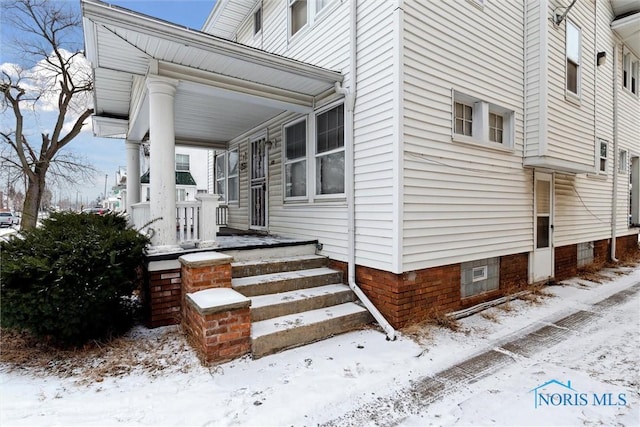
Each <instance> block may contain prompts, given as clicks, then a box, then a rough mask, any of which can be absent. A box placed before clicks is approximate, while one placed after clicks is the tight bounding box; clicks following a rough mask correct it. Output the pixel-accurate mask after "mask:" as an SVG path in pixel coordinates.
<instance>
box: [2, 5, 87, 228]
mask: <svg viewBox="0 0 640 427" xmlns="http://www.w3.org/2000/svg"><path fill="white" fill-rule="evenodd" d="M69 6H70V4H69V3H66V2H54V1H48V0H16V1H10V2H8V1H3V2H2V6H1V7H2V8H3V9H4V10H3V14H4V17H5V18H4V19H5V20H6V21H7V23H9V24H10V25H12V26H13V27H14V29H15V30H16V31H18V32H19V33H20V39H19V40H16V42H15V43H14V45H15V46H16V47H17V48H18V49H19V50H20V51H21V53H22V54H23V55H24V58H25V59H26V60H29V61H31V62H32V67H31V68H26V67H24V66H19V65H14V66H12V67H9V66H3V67H2V81H1V82H0V90H1V91H2V94H3V98H2V108H3V111H12V112H13V115H14V116H15V125H14V126H13V128H12V129H0V137H1V138H2V140H1V141H2V143H3V144H6V145H8V146H9V147H10V148H11V149H10V150H2V151H0V155H1V156H2V158H1V159H0V160H1V161H2V164H3V165H6V166H8V167H11V168H13V169H14V170H17V171H19V172H20V173H19V174H18V175H20V174H21V175H22V176H23V177H24V179H25V182H26V184H25V187H26V194H25V199H24V205H23V209H22V223H21V224H22V225H21V227H22V229H28V228H32V227H34V226H35V224H36V220H37V215H38V209H39V207H40V202H41V200H42V196H43V193H44V191H45V186H46V182H47V179H48V174H49V180H51V179H53V180H59V179H65V180H71V181H74V180H78V179H82V175H83V174H87V173H90V170H89V167H88V165H86V164H83V163H82V162H81V161H80V160H79V159H78V158H77V157H76V156H74V155H73V154H70V153H61V152H60V150H62V149H63V148H64V147H65V146H67V145H68V144H69V143H70V142H71V141H72V140H73V139H74V138H75V137H76V136H78V134H79V133H80V132H81V130H82V126H83V124H84V122H85V120H87V118H88V117H89V116H90V115H91V114H92V113H93V109H92V108H89V105H90V94H91V91H92V89H93V83H92V79H91V74H90V68H89V67H87V66H86V65H85V63H86V62H85V61H86V60H85V59H84V56H83V52H82V50H81V49H80V48H79V44H78V39H79V38H80V37H79V35H78V29H79V28H80V25H81V19H80V15H79V14H78V13H75V12H74V11H73V10H72V9H71V8H70V7H69ZM3 25H6V23H3ZM5 65H6V64H5ZM47 110H52V111H55V112H56V113H57V116H56V118H55V120H54V123H53V127H52V130H50V131H44V132H42V133H41V134H40V136H39V137H38V138H33V139H34V140H33V141H32V140H30V135H29V134H28V132H25V116H24V114H25V113H29V114H32V113H34V112H35V111H47ZM36 139H39V140H40V141H36ZM13 176H14V178H16V176H17V175H16V174H15V173H14V175H13ZM16 179H19V178H16Z"/></svg>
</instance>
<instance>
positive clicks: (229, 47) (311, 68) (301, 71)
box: [81, 0, 343, 84]
mask: <svg viewBox="0 0 640 427" xmlns="http://www.w3.org/2000/svg"><path fill="white" fill-rule="evenodd" d="M81 1H82V5H83V16H85V17H86V18H88V19H90V20H91V21H93V22H95V23H101V24H104V25H107V26H113V27H119V28H124V29H127V30H130V31H138V32H141V33H143V34H147V35H151V36H155V37H157V38H159V39H165V40H170V41H172V42H179V43H182V44H184V45H186V46H192V47H195V48H198V49H201V50H203V51H206V52H211V53H216V54H220V55H225V56H228V57H232V58H236V59H239V60H243V61H246V62H248V63H252V64H259V65H263V66H268V67H272V68H275V69H279V70H282V71H286V72H289V73H292V74H297V75H300V76H304V77H308V78H312V79H316V80H320V81H323V82H326V83H328V84H333V83H334V82H336V81H337V82H342V79H343V77H342V74H341V73H340V72H338V71H332V70H327V69H325V68H321V67H317V66H315V65H311V64H306V63H303V62H300V61H296V60H293V59H290V58H286V57H284V56H280V55H276V54H273V53H269V52H265V51H263V50H260V49H256V48H252V47H249V46H245V45H241V44H239V43H235V42H231V41H229V40H225V39H223V38H220V37H216V36H212V35H211V34H207V33H202V32H200V31H197V30H192V29H190V28H186V27H182V26H179V25H176V24H171V23H169V22H166V21H161V20H158V19H154V18H151V17H149V16H146V15H142V14H138V13H135V12H132V11H129V10H124V9H120V8H114V7H113V6H111V5H109V4H106V3H103V2H100V1H97V0H81Z"/></svg>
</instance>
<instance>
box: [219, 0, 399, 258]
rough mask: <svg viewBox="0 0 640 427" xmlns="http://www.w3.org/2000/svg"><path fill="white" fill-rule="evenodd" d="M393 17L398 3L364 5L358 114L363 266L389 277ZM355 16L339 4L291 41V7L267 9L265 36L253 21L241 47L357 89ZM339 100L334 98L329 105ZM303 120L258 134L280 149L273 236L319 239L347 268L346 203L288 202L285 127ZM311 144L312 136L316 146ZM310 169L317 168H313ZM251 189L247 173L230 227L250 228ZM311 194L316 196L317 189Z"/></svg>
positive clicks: (286, 118) (274, 167)
mask: <svg viewBox="0 0 640 427" xmlns="http://www.w3.org/2000/svg"><path fill="white" fill-rule="evenodd" d="M392 13H393V3H392V2H375V1H373V2H369V1H367V2H358V10H357V16H358V40H357V43H358V46H357V52H358V54H357V76H358V82H357V99H356V104H355V109H354V115H355V128H354V162H355V177H354V180H355V197H356V206H357V208H356V213H355V215H356V248H357V254H358V258H357V259H356V262H357V264H359V265H365V266H370V267H375V268H379V269H383V270H392V269H393V261H392V254H393V253H394V252H395V253H397V240H394V236H393V233H392V223H393V217H394V215H393V212H394V206H393V203H394V194H395V192H394V182H395V180H394V175H395V176H397V172H394V167H393V150H394V148H393V147H394V139H393V126H394V119H393V109H392V103H393V99H394V98H393V94H394V91H393V67H392V65H393V55H394V52H393V32H394V21H393V16H392ZM349 14H350V4H349V2H341V1H335V2H333V3H331V4H330V5H329V6H328V7H327V9H326V10H324V11H323V12H322V13H321V14H320V15H319V17H318V18H317V19H316V20H315V22H313V23H312V24H311V25H308V26H307V27H306V28H303V29H302V30H300V32H299V33H298V34H296V35H295V36H294V37H292V38H289V37H287V4H286V1H284V0H282V1H265V2H264V9H263V28H262V31H261V32H260V33H259V34H258V35H256V36H254V35H253V17H250V19H248V20H247V21H246V22H245V23H244V24H243V25H242V26H241V28H240V29H239V31H238V36H237V39H238V42H240V43H244V44H247V45H251V46H255V47H261V48H263V49H264V50H267V51H269V52H273V53H277V54H280V55H284V56H287V57H291V58H294V59H297V60H300V61H304V62H308V63H311V64H314V65H318V66H321V67H325V68H329V69H333V70H339V71H341V72H342V73H343V75H344V83H343V85H344V87H346V88H348V89H351V88H352V84H351V76H350V63H349V41H350V39H349V25H350V20H349ZM338 99H339V97H338V96H333V97H330V98H328V99H326V100H324V101H323V102H325V103H326V102H333V101H335V100H338ZM299 117H300V116H299V115H294V114H284V115H282V116H281V117H279V118H277V119H276V120H273V121H272V122H271V123H269V124H267V125H265V126H260V127H258V128H256V129H254V131H255V132H258V131H261V130H264V129H265V128H266V129H267V130H268V139H269V140H271V141H277V142H276V143H275V144H274V145H273V147H272V149H271V150H270V155H269V231H270V232H271V233H274V234H282V235H286V236H293V237H301V238H313V239H318V240H319V241H320V243H322V244H323V252H322V253H323V254H325V255H327V256H330V257H331V258H333V259H336V260H340V261H346V260H347V238H348V229H347V203H346V200H345V199H344V198H338V199H334V200H319V199H317V200H315V201H313V200H312V198H310V200H309V201H308V202H303V203H289V202H286V203H285V201H284V195H283V191H284V184H283V173H284V170H283V154H282V148H283V135H282V133H283V127H284V126H285V125H286V124H287V123H290V122H292V121H293V120H295V119H297V118H299ZM307 120H308V121H312V120H315V115H314V114H311V115H309V116H308V117H307ZM347 125H348V124H347V123H345V126H347ZM311 139H312V136H311V135H308V140H311ZM310 142H311V144H313V143H314V141H313V140H311V141H310ZM345 143H348V142H347V141H345ZM247 144H248V137H247V135H243V136H242V137H240V138H237V139H235V140H234V141H232V142H231V143H230V149H233V148H235V147H236V146H239V147H240V153H241V155H242V153H243V152H246V151H247V149H248V145H247ZM307 167H308V168H311V167H312V165H311V164H310V163H309V162H308V163H307ZM348 178H349V177H347V179H348ZM311 183H313V181H311ZM248 185H249V184H248V169H247V170H245V171H241V173H240V186H241V193H240V205H239V206H238V207H234V206H233V205H231V206H230V211H229V212H230V215H229V218H230V220H231V221H230V226H233V227H239V228H246V227H248V210H247V206H246V205H247V203H248V190H247V189H248ZM309 191H310V192H313V191H315V189H314V188H313V185H310V186H309ZM394 243H395V245H396V247H395V248H394V246H393V245H394Z"/></svg>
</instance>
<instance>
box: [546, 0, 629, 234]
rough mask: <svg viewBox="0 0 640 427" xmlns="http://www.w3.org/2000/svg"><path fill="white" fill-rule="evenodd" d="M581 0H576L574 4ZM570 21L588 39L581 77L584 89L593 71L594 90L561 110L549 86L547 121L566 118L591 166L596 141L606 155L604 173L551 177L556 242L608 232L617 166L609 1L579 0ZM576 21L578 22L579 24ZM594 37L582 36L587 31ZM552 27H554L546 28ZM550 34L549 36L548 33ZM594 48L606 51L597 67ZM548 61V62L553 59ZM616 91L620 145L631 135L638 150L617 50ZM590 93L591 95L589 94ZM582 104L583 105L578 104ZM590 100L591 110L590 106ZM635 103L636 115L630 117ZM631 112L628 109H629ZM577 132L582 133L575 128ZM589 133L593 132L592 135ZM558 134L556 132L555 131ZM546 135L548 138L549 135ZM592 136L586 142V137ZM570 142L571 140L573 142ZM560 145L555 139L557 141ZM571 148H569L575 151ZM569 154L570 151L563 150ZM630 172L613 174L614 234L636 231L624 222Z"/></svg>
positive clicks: (624, 145) (626, 144) (558, 98)
mask: <svg viewBox="0 0 640 427" xmlns="http://www.w3.org/2000/svg"><path fill="white" fill-rule="evenodd" d="M579 3H580V2H578V3H576V7H577V6H578V4H579ZM569 16H570V17H571V18H572V20H573V21H574V22H575V23H577V24H578V25H580V26H582V27H583V28H584V31H583V40H585V39H587V40H593V42H592V43H593V44H590V43H585V44H583V46H582V68H583V72H582V77H583V88H584V84H585V76H586V80H587V83H586V84H588V85H591V83H590V82H589V79H591V77H590V76H593V82H594V85H593V87H594V89H595V90H597V93H595V98H594V99H592V100H591V101H589V100H588V99H584V92H583V97H582V100H581V105H580V108H579V109H576V107H574V106H573V105H572V104H571V103H568V102H565V105H564V109H565V110H567V111H568V113H567V114H565V115H560V110H562V109H563V104H562V99H561V96H556V95H557V94H556V95H554V91H555V92H558V91H561V89H562V87H561V88H558V87H557V82H556V85H555V86H551V87H550V89H549V91H550V99H553V100H554V101H553V103H555V105H556V107H555V108H556V110H553V109H552V108H550V110H549V116H550V120H551V121H553V120H552V119H551V118H552V117H553V116H554V115H555V116H556V117H558V118H560V119H567V123H568V124H569V127H568V129H569V131H568V132H567V134H571V135H578V136H580V135H581V138H583V139H584V141H585V142H584V143H582V144H581V145H582V146H583V148H581V149H580V150H581V151H584V153H583V158H584V159H587V158H588V157H589V155H592V156H594V158H595V160H594V163H593V164H594V169H596V168H598V167H599V155H598V153H599V151H597V150H599V144H600V140H604V141H607V142H608V149H607V151H608V156H607V157H608V158H607V170H606V173H593V174H586V175H585V174H580V175H563V174H556V180H555V200H556V206H555V232H554V233H555V236H554V244H555V246H564V245H568V244H574V243H580V242H590V241H594V240H600V239H606V238H610V237H611V219H612V217H611V212H612V191H613V174H614V168H617V163H616V157H615V155H614V143H613V142H614V130H613V115H614V103H613V96H614V94H613V92H614V90H613V80H614V62H613V61H614V50H615V45H616V38H615V35H614V34H613V33H612V31H611V29H610V23H611V21H612V20H613V11H612V10H611V5H610V3H609V2H608V1H597V2H596V3H595V4H594V3H592V2H582V4H580V8H579V9H577V10H576V12H575V13H573V10H572V11H571V13H570V14H569ZM578 22H579V23H578ZM594 29H595V37H584V35H585V32H586V31H587V30H588V31H589V32H590V33H592V34H593V32H594ZM550 31H551V32H554V30H550ZM551 38H553V36H552V37H551ZM597 52H606V62H605V63H604V64H603V65H601V66H596V64H595V59H596V53H597ZM552 63H553V62H552ZM617 66H618V85H619V87H618V96H619V102H620V108H619V111H618V114H619V116H618V117H619V122H618V125H619V129H620V132H619V141H618V145H619V149H626V150H628V151H629V150H633V149H632V146H633V141H634V140H635V144H636V147H638V148H637V149H636V151H637V150H638V149H640V141H639V139H638V138H639V131H640V129H638V124H637V123H638V120H637V118H638V117H640V112H639V110H638V103H637V98H635V104H634V102H633V101H634V97H631V96H628V97H625V95H624V94H622V92H623V91H622V89H621V84H622V83H621V77H620V76H621V75H622V74H621V73H622V55H621V51H620V52H619V55H618V64H617ZM553 69H555V72H552V73H551V75H555V76H556V80H557V75H558V74H559V73H560V72H559V71H558V69H562V70H564V64H563V66H558V65H555V66H554V67H553ZM590 95H591V96H592V97H593V94H590ZM583 103H584V104H583ZM591 105H593V108H594V109H593V110H592V109H591ZM634 108H635V117H636V119H635V120H634V119H633V118H632V116H633V113H634ZM630 113H631V114H630ZM560 123H561V120H557V121H556V128H557V129H559V126H560ZM580 132H581V133H580ZM592 133H593V136H591V134H592ZM556 136H557V135H556ZM550 138H553V136H552V135H551V136H550ZM590 141H593V143H591V144H586V142H590ZM573 143H575V141H574V142H573ZM573 143H572V144H573ZM556 145H559V144H556ZM575 149H576V148H574V150H575ZM567 155H573V154H567ZM628 194H629V175H628V172H626V173H623V174H619V175H618V208H617V228H616V234H617V235H618V236H621V235H626V234H630V233H637V231H636V230H633V229H631V230H630V229H629V227H628V212H629V199H628Z"/></svg>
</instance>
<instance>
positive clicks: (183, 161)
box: [176, 154, 189, 172]
mask: <svg viewBox="0 0 640 427" xmlns="http://www.w3.org/2000/svg"><path fill="white" fill-rule="evenodd" d="M176 171H186V172H189V155H188V154H176Z"/></svg>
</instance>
